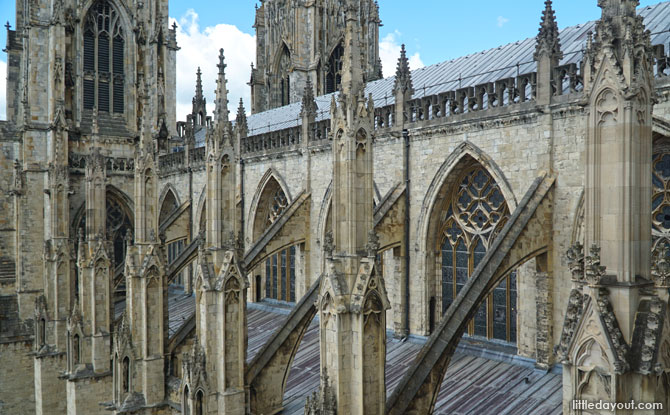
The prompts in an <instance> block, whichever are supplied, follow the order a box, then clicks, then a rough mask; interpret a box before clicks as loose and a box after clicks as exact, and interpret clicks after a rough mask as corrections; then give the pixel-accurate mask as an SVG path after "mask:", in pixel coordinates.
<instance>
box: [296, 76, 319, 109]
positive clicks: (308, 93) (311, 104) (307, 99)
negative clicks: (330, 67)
mask: <svg viewBox="0 0 670 415" xmlns="http://www.w3.org/2000/svg"><path fill="white" fill-rule="evenodd" d="M318 109H319V107H318V106H317V105H316V101H315V100H314V88H313V86H312V80H311V79H310V78H307V84H305V92H304V93H303V94H302V108H301V110H300V116H301V117H302V118H304V117H310V116H316V111H317V110H318Z"/></svg>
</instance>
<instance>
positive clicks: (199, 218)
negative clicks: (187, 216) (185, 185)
mask: <svg viewBox="0 0 670 415" xmlns="http://www.w3.org/2000/svg"><path fill="white" fill-rule="evenodd" d="M206 196H207V185H206V184H205V185H204V186H202V191H201V192H200V196H199V197H198V205H197V207H196V209H195V211H194V214H195V217H194V218H193V220H194V222H195V223H193V225H192V226H193V228H194V229H195V230H196V232H195V233H194V235H198V234H200V233H202V232H203V231H204V230H205V229H203V228H202V226H201V225H203V223H207V211H206V210H205V209H206V207H205V205H206V203H205V202H206V200H205V197H206Z"/></svg>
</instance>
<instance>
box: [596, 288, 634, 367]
mask: <svg viewBox="0 0 670 415" xmlns="http://www.w3.org/2000/svg"><path fill="white" fill-rule="evenodd" d="M596 304H597V306H598V311H599V312H600V316H601V319H602V322H603V325H604V326H605V329H606V330H607V332H606V333H605V335H606V336H607V337H608V338H609V340H610V342H611V345H612V348H613V351H614V353H615V355H616V361H615V362H614V371H615V373H624V372H626V371H627V370H628V369H629V368H630V364H629V362H628V351H629V346H628V344H627V343H626V341H625V340H624V337H623V333H622V332H621V329H620V328H619V323H618V321H617V318H616V315H615V314H614V309H613V308H612V303H611V302H610V298H609V291H608V290H607V289H605V288H601V289H600V290H598V299H597V301H596Z"/></svg>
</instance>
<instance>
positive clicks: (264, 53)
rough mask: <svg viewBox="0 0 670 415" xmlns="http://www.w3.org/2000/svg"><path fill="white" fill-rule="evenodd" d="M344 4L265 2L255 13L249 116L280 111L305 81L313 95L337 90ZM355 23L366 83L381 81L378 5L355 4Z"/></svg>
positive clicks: (328, 0) (369, 1)
mask: <svg viewBox="0 0 670 415" xmlns="http://www.w3.org/2000/svg"><path fill="white" fill-rule="evenodd" d="M344 4H345V2H343V1H341V0H317V1H311V2H301V1H296V0H264V1H263V2H262V5H261V7H260V8H258V9H257V10H256V22H255V24H254V28H255V29H256V67H255V68H252V73H251V81H250V83H249V85H250V86H251V112H252V113H254V114H255V113H258V112H262V111H266V110H268V109H272V108H276V107H281V106H283V105H288V104H290V103H293V102H299V101H300V99H301V98H302V94H303V91H304V90H305V85H306V84H307V79H309V80H310V81H311V82H312V85H314V88H315V91H316V92H315V93H316V95H317V96H318V95H324V94H327V93H331V92H335V91H337V90H339V88H340V84H341V82H342V69H343V65H342V64H343V62H344V61H343V58H344V34H345V7H344ZM357 13H358V14H357V16H356V21H355V22H354V24H355V25H356V26H357V28H358V30H357V32H358V36H359V37H360V40H361V42H362V45H361V48H360V59H361V62H362V64H363V75H364V79H365V81H373V80H376V79H380V78H381V77H382V68H381V61H380V60H379V26H380V23H381V20H380V19H379V5H378V4H377V2H376V1H373V0H362V1H360V7H359V8H358V12H357Z"/></svg>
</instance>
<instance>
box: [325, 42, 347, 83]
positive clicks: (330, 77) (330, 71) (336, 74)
mask: <svg viewBox="0 0 670 415" xmlns="http://www.w3.org/2000/svg"><path fill="white" fill-rule="evenodd" d="M343 57H344V46H343V45H342V43H340V44H339V45H338V46H337V47H336V48H335V50H334V51H333V53H332V54H331V55H330V58H329V59H328V65H327V66H326V94H330V93H331V92H336V91H339V90H340V85H342V64H343Z"/></svg>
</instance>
